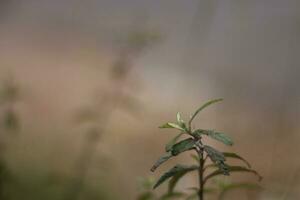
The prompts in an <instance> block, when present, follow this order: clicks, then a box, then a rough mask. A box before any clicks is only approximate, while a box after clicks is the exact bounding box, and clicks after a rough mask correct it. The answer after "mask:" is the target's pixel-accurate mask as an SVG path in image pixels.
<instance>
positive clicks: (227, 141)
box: [192, 129, 233, 146]
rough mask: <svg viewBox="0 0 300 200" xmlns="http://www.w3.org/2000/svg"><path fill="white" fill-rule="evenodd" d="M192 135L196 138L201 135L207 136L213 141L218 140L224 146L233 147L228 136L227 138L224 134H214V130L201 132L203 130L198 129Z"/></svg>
mask: <svg viewBox="0 0 300 200" xmlns="http://www.w3.org/2000/svg"><path fill="white" fill-rule="evenodd" d="M192 135H194V136H195V137H196V138H200V137H201V136H202V135H207V136H209V137H211V138H213V139H215V140H218V141H220V142H223V143H224V144H226V145H229V146H231V145H233V142H232V140H231V138H230V137H229V136H227V135H226V134H224V133H220V132H216V131H214V130H203V129H198V130H195V131H194V132H193V133H192Z"/></svg>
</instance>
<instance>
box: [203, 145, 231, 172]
mask: <svg viewBox="0 0 300 200" xmlns="http://www.w3.org/2000/svg"><path fill="white" fill-rule="evenodd" d="M204 151H205V152H206V153H207V155H208V157H209V158H210V159H211V161H212V162H213V163H215V164H216V165H218V167H219V169H220V170H221V171H222V173H223V174H224V175H229V173H228V168H227V165H226V164H225V163H224V162H225V156H224V155H223V154H222V153H221V152H219V151H218V150H216V149H214V148H212V147H210V146H207V145H205V146H204Z"/></svg>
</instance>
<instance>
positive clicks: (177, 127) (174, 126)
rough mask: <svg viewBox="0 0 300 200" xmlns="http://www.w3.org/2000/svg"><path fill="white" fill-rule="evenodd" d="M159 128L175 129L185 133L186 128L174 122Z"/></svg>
mask: <svg viewBox="0 0 300 200" xmlns="http://www.w3.org/2000/svg"><path fill="white" fill-rule="evenodd" d="M159 128H175V129H178V130H181V131H185V129H184V127H181V126H180V125H178V124H176V123H172V122H168V123H166V124H163V125H161V126H160V127H159Z"/></svg>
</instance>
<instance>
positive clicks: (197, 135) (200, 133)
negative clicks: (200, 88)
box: [151, 99, 262, 200]
mask: <svg viewBox="0 0 300 200" xmlns="http://www.w3.org/2000/svg"><path fill="white" fill-rule="evenodd" d="M222 100H223V99H214V100H211V101H208V102H207V103H205V104H203V105H202V106H201V107H200V108H198V109H197V110H196V111H195V112H194V114H193V115H191V117H190V119H189V121H188V123H185V122H184V120H183V119H182V117H181V114H180V113H179V112H178V113H177V121H176V122H168V123H166V124H163V125H162V126H160V127H159V128H172V129H177V130H179V131H180V133H179V134H177V135H176V136H175V137H174V138H173V139H172V140H171V141H170V142H168V143H167V144H166V146H165V151H166V154H165V155H163V156H162V157H161V158H159V159H158V160H157V162H156V163H155V164H154V165H153V167H152V168H151V171H152V172H154V171H155V170H156V169H157V168H158V167H159V166H160V165H161V164H163V163H164V162H166V161H168V160H169V159H170V158H172V157H175V156H177V155H179V154H181V153H183V152H186V151H195V152H196V153H197V154H196V155H192V157H193V158H194V159H195V160H196V161H197V165H192V166H187V165H180V164H177V165H175V166H174V167H173V168H171V169H170V170H169V171H167V172H166V173H165V174H163V175H162V176H161V177H160V178H159V179H158V180H157V182H156V183H155V184H154V187H153V189H155V188H157V187H158V186H160V185H161V184H162V183H164V182H165V181H167V180H169V187H168V194H172V193H173V192H174V188H175V186H176V184H177V182H178V181H179V180H180V179H181V178H182V177H183V176H185V175H186V174H187V173H190V172H193V171H198V179H199V187H198V188H197V191H196V193H195V194H194V195H196V196H198V199H199V200H203V198H204V197H203V194H204V192H205V188H204V187H205V184H206V183H207V181H208V180H210V179H211V178H213V177H215V176H219V175H226V176H228V175H230V173H232V172H248V173H252V174H254V175H256V176H257V177H258V179H259V180H261V179H262V177H261V176H260V175H259V174H258V173H257V172H256V171H255V170H253V169H251V166H250V164H249V163H248V162H247V161H246V160H245V159H244V158H243V157H241V156H239V155H238V154H236V153H231V152H220V151H219V150H217V149H215V148H214V147H211V146H209V145H206V144H204V143H203V141H202V138H203V137H210V138H212V139H215V140H217V141H219V142H222V143H223V144H225V145H228V146H232V145H233V141H232V140H231V138H230V137H229V136H227V135H226V134H224V133H221V132H217V131H215V130H206V129H195V130H193V129H192V122H193V120H194V119H195V117H196V116H197V115H198V114H199V113H200V112H201V111H202V110H203V109H205V108H206V107H208V106H209V105H211V104H214V103H217V102H220V101H222ZM183 135H186V136H187V138H185V139H182V140H181V141H178V140H179V139H180V138H181V137H182V136H183ZM208 158H209V159H210V160H211V163H208ZM227 158H233V159H238V160H241V161H242V162H243V163H244V164H245V166H233V165H228V164H227V163H226V161H227ZM211 169H212V170H211Z"/></svg>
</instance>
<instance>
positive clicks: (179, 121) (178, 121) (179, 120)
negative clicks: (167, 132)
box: [176, 112, 184, 124]
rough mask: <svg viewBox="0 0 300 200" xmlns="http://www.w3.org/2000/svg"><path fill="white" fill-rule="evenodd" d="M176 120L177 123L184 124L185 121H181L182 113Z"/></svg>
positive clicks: (178, 114)
mask: <svg viewBox="0 0 300 200" xmlns="http://www.w3.org/2000/svg"><path fill="white" fill-rule="evenodd" d="M176 118H177V123H178V124H182V123H184V121H183V120H182V119H181V114H180V112H178V113H177V115H176Z"/></svg>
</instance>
